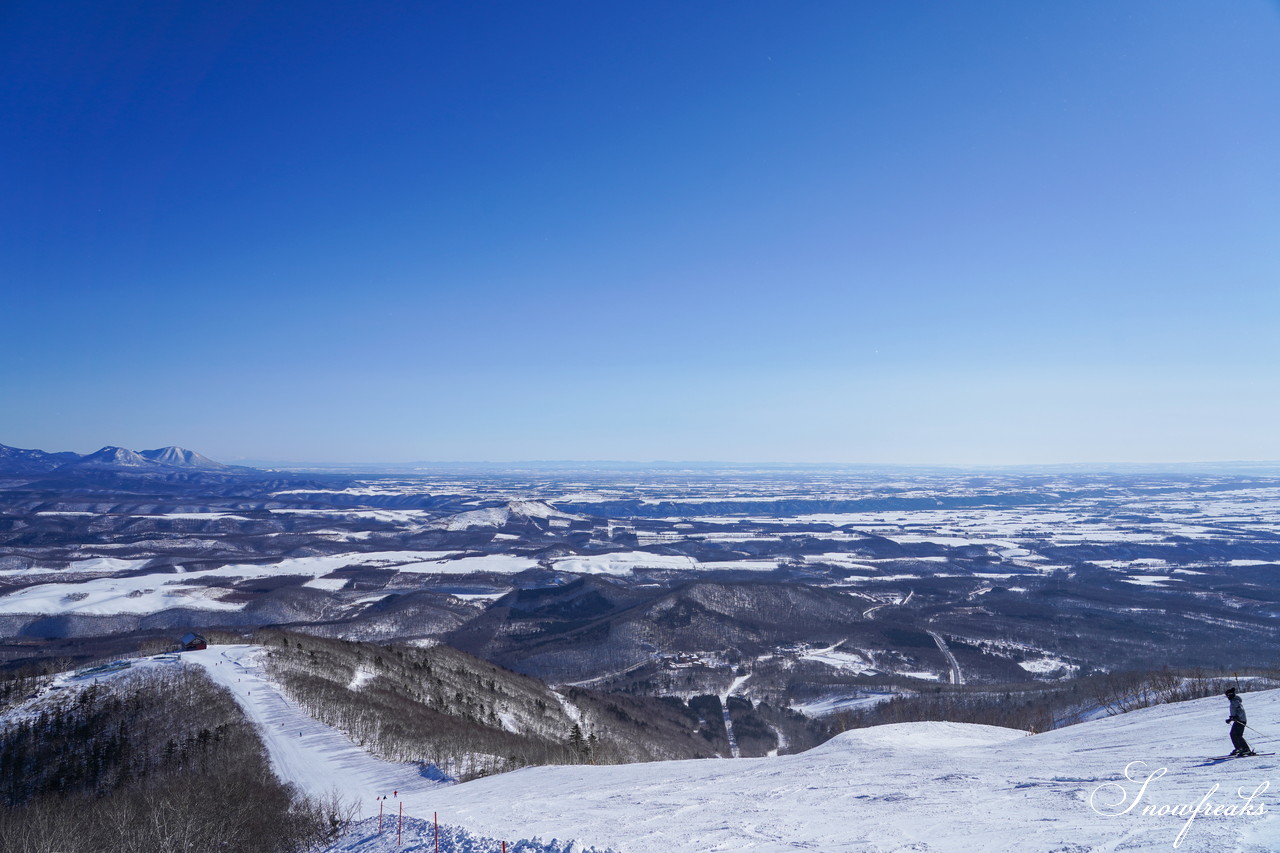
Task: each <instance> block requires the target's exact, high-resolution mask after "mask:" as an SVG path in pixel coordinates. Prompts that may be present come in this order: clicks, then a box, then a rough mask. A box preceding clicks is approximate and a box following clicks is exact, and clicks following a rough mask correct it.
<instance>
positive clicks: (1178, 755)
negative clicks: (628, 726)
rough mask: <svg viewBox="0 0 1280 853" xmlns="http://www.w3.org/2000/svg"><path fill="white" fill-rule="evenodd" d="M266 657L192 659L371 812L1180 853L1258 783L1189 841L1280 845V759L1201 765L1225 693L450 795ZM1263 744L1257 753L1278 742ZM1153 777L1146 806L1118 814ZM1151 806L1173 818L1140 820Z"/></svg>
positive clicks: (674, 835) (617, 833)
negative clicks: (1096, 713)
mask: <svg viewBox="0 0 1280 853" xmlns="http://www.w3.org/2000/svg"><path fill="white" fill-rule="evenodd" d="M257 653H258V652H257V650H256V649H254V648H253V647H214V648H212V649H210V650H208V651H205V652H198V653H194V654H188V655H184V659H186V660H189V661H192V662H198V663H201V664H202V665H204V666H206V667H207V668H208V669H209V671H210V673H211V674H212V675H213V676H214V677H215V678H216V679H217V680H218V681H219V682H220V683H223V684H225V685H226V686H227V687H228V688H230V689H231V690H232V691H233V692H234V693H235V694H236V695H237V697H239V698H240V700H241V702H242V703H243V704H244V705H245V707H246V709H248V710H249V713H250V716H251V717H252V718H253V719H254V720H255V722H257V723H258V725H259V726H261V727H262V729H263V734H264V739H265V740H266V742H267V745H268V748H269V749H270V750H271V753H272V760H273V762H274V763H275V766H277V767H278V768H280V772H281V774H282V775H283V776H284V777H285V778H286V779H287V780H289V781H292V782H294V783H295V784H298V785H299V786H300V787H302V788H303V789H304V790H308V791H314V792H323V791H326V790H329V789H330V788H334V787H336V788H338V789H340V790H341V791H342V792H343V793H344V794H345V795H347V796H349V797H352V798H355V799H356V800H357V805H358V811H357V814H358V815H362V816H366V817H367V816H375V815H376V814H377V809H378V804H379V803H378V800H377V799H376V797H377V796H378V795H379V794H384V793H390V792H391V791H398V796H397V797H396V800H402V801H403V802H404V808H405V814H406V815H408V816H412V817H429V816H430V815H431V813H433V812H438V813H439V814H440V818H441V820H442V821H444V822H446V823H449V824H452V825H458V826H463V827H466V828H467V829H468V830H469V831H471V832H473V833H477V834H479V835H483V836H489V837H493V838H529V837H532V836H541V837H543V838H553V837H554V838H561V839H565V838H571V839H577V840H578V841H580V842H581V843H583V844H588V845H594V846H597V847H600V848H605V847H611V848H614V849H616V850H618V851H620V853H649V851H657V850H661V851H663V853H710V851H737V850H744V851H746V850H750V851H756V852H757V853H766V852H767V853H775V851H777V853H780V851H784V850H785V851H791V850H795V849H809V850H819V851H824V853H853V851H859V853H864V851H892V850H912V851H915V853H925V851H939V853H961V852H962V851H963V852H964V853H967V851H974V853H977V852H978V851H983V853H986V851H1005V853H1015V851H1016V852H1017V853H1021V851H1029V852H1030V851H1046V852H1047V851H1064V853H1066V851H1087V850H1114V851H1129V850H1168V849H1170V848H1171V846H1172V845H1173V843H1174V841H1175V840H1177V839H1178V836H1179V832H1180V831H1181V830H1182V829H1183V828H1184V825H1186V823H1187V816H1186V815H1185V814H1184V815H1181V816H1179V815H1175V814H1169V813H1168V812H1169V811H1170V809H1172V808H1173V807H1178V806H1182V807H1183V809H1184V811H1185V810H1186V809H1189V808H1191V807H1192V806H1194V805H1195V804H1197V803H1199V802H1201V800H1202V799H1204V798H1205V797H1206V795H1208V804H1209V806H1210V807H1212V806H1213V805H1215V804H1216V805H1222V806H1226V805H1230V804H1232V803H1234V804H1236V805H1237V806H1243V804H1244V803H1245V801H1244V800H1243V799H1239V798H1237V796H1236V794H1237V791H1238V790H1239V791H1244V792H1245V793H1246V795H1247V794H1248V793H1249V792H1254V791H1255V790H1256V791H1258V793H1257V795H1256V796H1255V797H1254V799H1253V800H1252V803H1251V804H1250V805H1249V808H1250V809H1251V810H1253V811H1257V810H1258V808H1259V807H1261V808H1262V809H1263V813H1261V814H1240V815H1235V816H1228V815H1224V814H1221V813H1220V814H1219V815H1217V816H1214V815H1212V814H1209V815H1203V814H1202V815H1198V816H1197V817H1195V818H1194V819H1193V820H1192V822H1191V825H1190V827H1189V828H1187V831H1186V833H1185V835H1183V837H1182V838H1181V841H1180V844H1179V846H1178V849H1179V850H1182V851H1191V853H1209V851H1214V853H1217V851H1222V850H1236V851H1240V853H1266V851H1274V850H1276V849H1277V848H1280V819H1277V817H1276V815H1275V812H1277V811H1278V810H1280V804H1277V802H1276V794H1275V792H1276V790H1277V788H1278V787H1280V786H1278V785H1277V784H1276V783H1280V778H1277V776H1280V762H1277V760H1276V758H1275V757H1274V756H1273V757H1257V758H1251V759H1242V760H1235V761H1228V762H1224V763H1221V764H1218V765H1206V764H1205V759H1206V758H1207V757H1208V756H1212V755H1220V754H1223V753H1225V752H1226V751H1227V750H1228V749H1229V746H1228V740H1227V737H1226V726H1225V725H1224V724H1223V719H1224V717H1225V706H1226V703H1225V701H1223V700H1221V699H1219V698H1208V699H1200V700H1195V701H1192V702H1183V703H1178V704H1174V705H1164V706H1159V707H1154V708H1148V709H1144V710H1141V711H1135V712H1133V713H1130V714H1126V715H1123V716H1119V717H1110V718H1106V719H1102V720H1096V721H1093V722H1089V723H1083V724H1080V725H1078V726H1072V727H1069V728H1065V729H1060V730H1057V731H1053V732H1047V733H1045V734H1040V735H1036V736H1034V737H1030V736H1027V735H1026V734H1025V733H1023V732H1020V731H1015V730H1011V729H1001V728H996V727H991V726H973V725H964V724H959V723H906V724H898V725H890V726H879V727H876V728H871V729H860V730H855V731H851V732H846V733H845V734H843V735H840V736H839V737H837V738H835V739H834V740H832V741H830V742H829V743H827V744H824V745H823V746H821V747H818V748H816V749H813V750H810V751H808V752H805V753H801V754H799V755H792V756H781V757H776V758H762V759H739V760H731V759H725V760H701V761H678V762H654V763H648V764H632V765H616V766H608V767H592V766H573V767H537V768H526V769H523V770H518V771H516V772H514V773H508V774H503V775H500V776H494V777H490V778H487V779H482V780H478V781H475V782H469V783H466V784H464V785H453V786H442V785H441V784H440V783H439V782H437V781H435V780H432V779H428V778H426V777H424V776H423V775H422V774H421V773H419V772H418V771H417V768H415V767H413V766H409V765H397V764H392V763H389V762H382V761H377V760H376V759H372V758H370V757H369V756H367V755H365V754H364V753H363V752H361V751H360V750H359V749H358V748H357V747H355V746H354V745H352V744H351V742H350V741H348V740H347V739H346V738H345V737H343V736H342V735H341V734H339V733H337V732H335V731H333V730H331V729H326V727H323V726H319V724H317V723H314V722H313V721H310V720H309V718H307V717H306V715H305V714H302V712H301V711H300V710H299V709H297V708H295V707H292V706H290V704H289V703H287V702H286V701H285V700H283V699H282V698H281V696H280V695H279V693H278V691H277V690H276V689H275V688H274V686H273V685H272V684H271V683H270V682H268V681H267V680H266V679H265V677H264V675H263V673H262V671H261V669H260V668H258V666H257V664H256V659H255V655H256V654H257ZM1244 700H1245V706H1246V708H1247V709H1248V711H1249V714H1250V719H1251V720H1252V721H1253V722H1254V723H1256V724H1257V725H1258V726H1259V727H1260V728H1263V730H1264V731H1269V730H1270V728H1274V727H1276V726H1277V725H1280V691H1275V690H1272V691H1265V692H1259V693H1251V694H1247V695H1245V697H1244ZM1273 721H1274V722H1273ZM298 732H302V736H301V737H298ZM1254 737H1255V744H1254V745H1255V747H1256V748H1266V745H1267V741H1266V740H1264V739H1263V738H1262V737H1260V736H1256V735H1255V736H1254ZM1272 742H1274V741H1272ZM1126 768H1127V770H1128V773H1129V777H1131V778H1126V776H1125V773H1126ZM1162 770H1163V771H1164V772H1163V773H1161V772H1160V771H1162ZM1152 774H1155V775H1154V776H1153V777H1152V779H1151V782H1150V784H1149V785H1148V787H1147V788H1146V789H1145V792H1144V793H1143V794H1142V795H1141V801H1140V802H1139V804H1138V805H1137V807H1136V808H1133V809H1130V810H1129V811H1128V812H1125V813H1119V812H1122V810H1123V809H1124V808H1125V806H1127V805H1129V804H1130V803H1131V802H1132V800H1133V798H1134V797H1135V795H1137V794H1138V791H1139V789H1140V788H1141V787H1142V781H1143V780H1145V779H1147V777H1148V776H1149V775H1152ZM1132 780H1136V781H1132ZM1215 786H1216V788H1215ZM1121 795H1123V798H1122V796H1121ZM1186 804H1191V805H1190V806H1188V805H1186ZM1149 805H1150V806H1155V807H1156V808H1157V809H1158V808H1160V807H1165V812H1166V813H1165V814H1164V815H1159V814H1145V815H1144V814H1143V813H1142V809H1143V808H1144V807H1146V806H1149ZM396 806H397V807H398V802H397V803H396ZM365 829H366V830H367V825H366V826H365ZM367 835H368V832H367V831H366V832H365V836H367ZM366 841H367V843H361V841H360V837H356V836H354V835H349V836H348V837H347V838H346V839H345V841H344V842H342V844H341V845H339V846H338V847H335V848H334V849H335V850H338V849H341V850H349V851H352V853H371V851H375V850H379V849H382V848H380V847H377V846H376V845H377V844H381V843H382V841H385V838H384V839H382V841H379V840H377V839H376V838H369V839H366Z"/></svg>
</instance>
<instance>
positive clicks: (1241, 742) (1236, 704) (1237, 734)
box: [1223, 687, 1255, 756]
mask: <svg viewBox="0 0 1280 853" xmlns="http://www.w3.org/2000/svg"><path fill="white" fill-rule="evenodd" d="M1223 695H1224V696H1226V697H1227V701H1229V702H1230V703H1231V710H1230V712H1229V713H1230V714H1231V716H1229V717H1227V722H1228V723H1231V745H1232V746H1234V747H1235V749H1233V750H1232V751H1231V754H1232V755H1235V756H1246V755H1254V754H1255V753H1254V751H1253V750H1252V749H1250V748H1249V744H1248V743H1247V742H1246V741H1245V739H1244V725H1245V723H1246V722H1248V719H1247V718H1246V717H1245V714H1244V702H1242V701H1240V697H1239V696H1237V695H1236V689H1235V688H1234V687H1228V688H1227V691H1226V693H1224V694H1223Z"/></svg>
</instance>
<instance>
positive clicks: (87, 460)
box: [63, 445, 155, 469]
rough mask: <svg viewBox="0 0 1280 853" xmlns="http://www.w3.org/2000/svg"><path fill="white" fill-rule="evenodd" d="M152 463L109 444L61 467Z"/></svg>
mask: <svg viewBox="0 0 1280 853" xmlns="http://www.w3.org/2000/svg"><path fill="white" fill-rule="evenodd" d="M154 464H155V463H153V462H152V461H151V460H150V459H147V458H146V457H144V456H142V455H141V454H139V453H135V452H134V451H132V450H128V449H126V448H124V447H114V446H110V445H109V446H107V447H104V448H102V449H101V450H98V451H95V452H94V453H90V454H89V455H87V456H81V457H80V458H79V459H77V460H75V461H74V462H68V463H67V464H66V465H64V466H63V468H64V469H65V468H70V467H73V466H74V467H76V468H148V467H151V466H152V465H154Z"/></svg>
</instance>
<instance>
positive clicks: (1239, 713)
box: [1228, 696, 1249, 723]
mask: <svg viewBox="0 0 1280 853" xmlns="http://www.w3.org/2000/svg"><path fill="white" fill-rule="evenodd" d="M1230 699H1231V713H1230V714H1228V716H1229V717H1230V718H1231V719H1233V720H1235V721H1236V722H1237V723H1247V722H1249V720H1248V718H1247V717H1245V715H1244V703H1243V702H1241V701H1240V697H1239V696H1232V697H1230Z"/></svg>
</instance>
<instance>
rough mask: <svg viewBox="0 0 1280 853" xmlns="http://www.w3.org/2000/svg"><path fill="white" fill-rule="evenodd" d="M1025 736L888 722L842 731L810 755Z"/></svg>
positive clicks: (967, 744) (989, 742) (998, 729)
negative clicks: (881, 724)
mask: <svg viewBox="0 0 1280 853" xmlns="http://www.w3.org/2000/svg"><path fill="white" fill-rule="evenodd" d="M1026 736H1027V733H1026V732H1024V731H1022V730H1021V729H1007V728H1005V727H1003V726H984V725H979V724H977V723H943V722H924V723H889V724H887V725H883V726H872V727H871V728H866V729H854V730H853V731H849V732H843V733H842V734H838V735H836V736H835V737H834V738H832V739H831V740H829V741H827V742H826V743H824V744H822V745H821V746H818V747H815V748H814V749H812V750H810V753H811V754H814V755H822V754H823V753H827V752H863V751H865V750H867V749H877V750H883V749H927V750H938V749H966V748H971V747H984V746H995V745H997V744H1002V743H1007V742H1008V741H1011V740H1017V739H1018V738H1025V737H1026Z"/></svg>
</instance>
